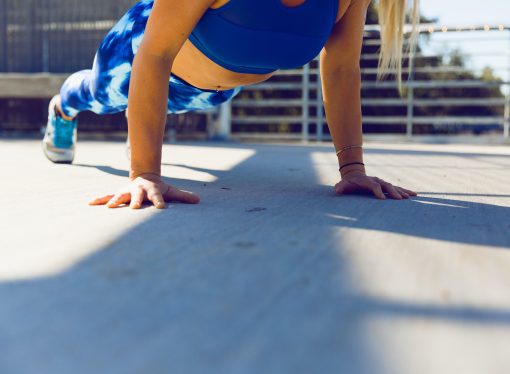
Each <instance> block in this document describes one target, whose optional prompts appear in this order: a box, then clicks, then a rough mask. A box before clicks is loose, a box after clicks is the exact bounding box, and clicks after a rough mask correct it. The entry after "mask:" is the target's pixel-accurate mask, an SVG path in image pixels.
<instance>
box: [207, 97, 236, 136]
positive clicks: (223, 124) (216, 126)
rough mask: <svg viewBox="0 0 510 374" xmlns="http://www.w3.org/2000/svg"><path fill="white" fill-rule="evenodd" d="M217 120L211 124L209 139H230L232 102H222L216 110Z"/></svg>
mask: <svg viewBox="0 0 510 374" xmlns="http://www.w3.org/2000/svg"><path fill="white" fill-rule="evenodd" d="M218 111H219V113H218V119H217V120H216V121H214V123H213V129H212V131H211V132H210V138H211V139H221V140H228V139H230V134H231V127H232V102H231V100H229V101H226V102H224V103H223V104H221V105H220V107H219V109H218Z"/></svg>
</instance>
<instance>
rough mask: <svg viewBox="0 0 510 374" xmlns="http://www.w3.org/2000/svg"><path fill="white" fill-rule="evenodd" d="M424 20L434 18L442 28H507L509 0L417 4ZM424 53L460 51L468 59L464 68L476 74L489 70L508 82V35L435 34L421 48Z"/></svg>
mask: <svg viewBox="0 0 510 374" xmlns="http://www.w3.org/2000/svg"><path fill="white" fill-rule="evenodd" d="M420 3H421V6H420V10H421V13H422V15H424V16H425V17H427V18H437V19H438V20H437V23H438V24H440V25H446V26H471V25H486V24H489V25H500V24H503V25H506V26H509V27H510V0H421V1H420ZM422 47H424V50H425V51H426V53H433V52H441V51H443V52H444V51H448V50H452V49H455V48H459V49H461V50H462V51H463V52H464V53H466V54H468V55H469V56H470V57H468V59H467V63H468V66H469V67H470V68H473V69H475V70H478V71H480V70H481V69H482V68H483V67H485V66H490V67H492V68H493V69H494V70H495V73H496V74H497V75H498V76H500V77H502V78H503V79H505V80H507V81H510V71H509V69H510V31H502V32H499V31H491V32H476V33H455V32H447V33H437V34H434V36H433V38H432V39H431V42H430V43H429V44H428V45H426V46H423V45H422Z"/></svg>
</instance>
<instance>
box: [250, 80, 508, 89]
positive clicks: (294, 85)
mask: <svg viewBox="0 0 510 374" xmlns="http://www.w3.org/2000/svg"><path fill="white" fill-rule="evenodd" d="M508 84H510V82H487V81H482V80H464V81H456V80H442V81H412V82H406V81H404V82H402V86H403V87H413V88H446V87H450V88H455V87H459V88H466V87H500V86H505V85H508ZM396 87H397V82H395V81H380V82H366V81H365V82H362V84H361V88H362V89H363V88H396ZM302 88H303V86H302V84H301V83H300V82H268V83H259V84H254V85H249V86H246V87H245V88H244V90H247V91H260V90H301V89H302ZM311 89H312V90H313V89H314V87H312V88H311Z"/></svg>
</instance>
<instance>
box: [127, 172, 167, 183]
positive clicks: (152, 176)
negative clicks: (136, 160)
mask: <svg viewBox="0 0 510 374" xmlns="http://www.w3.org/2000/svg"><path fill="white" fill-rule="evenodd" d="M139 177H141V178H143V179H147V180H150V181H153V182H159V181H160V180H161V173H156V172H152V171H135V170H131V171H130V172H129V179H130V180H131V181H134V180H135V179H136V178H139Z"/></svg>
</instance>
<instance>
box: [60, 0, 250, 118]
mask: <svg viewBox="0 0 510 374" xmlns="http://www.w3.org/2000/svg"><path fill="white" fill-rule="evenodd" d="M152 5H153V0H142V1H140V2H138V3H137V4H136V5H135V6H134V7H133V8H131V9H130V10H129V11H128V12H127V13H126V14H125V15H124V16H123V17H122V18H121V19H120V20H119V22H118V23H117V24H116V25H115V26H114V27H113V28H112V29H111V30H110V32H109V33H108V34H107V35H106V37H105V38H104V39H103V41H102V43H101V45H100V46H99V49H98V50H97V52H96V55H95V58H94V64H93V67H92V70H82V71H79V72H77V73H75V74H73V75H71V76H70V77H69V78H68V79H67V80H66V81H65V82H64V85H63V86H62V88H61V90H60V95H61V100H62V110H63V112H64V113H65V114H66V115H67V116H70V117H74V116H76V115H77V114H78V113H79V112H82V111H85V110H90V111H92V112H95V113H97V114H108V113H116V112H121V111H123V110H125V109H126V108H127V102H128V92H129V81H130V77H131V68H132V64H133V58H134V56H135V55H136V52H137V51H138V48H139V46H140V43H141V42H142V39H143V35H144V31H145V27H146V24H147V20H148V18H149V15H150V12H151V10H152ZM241 89H242V86H240V87H236V88H233V89H230V90H226V91H215V90H205V89H200V88H197V87H194V86H192V85H190V84H189V83H187V82H186V81H184V80H183V79H181V78H179V77H177V76H176V75H174V74H171V75H170V81H169V91H168V113H184V112H188V111H190V110H199V109H207V108H211V107H214V106H216V105H218V104H221V103H223V102H225V101H228V100H230V99H232V98H233V97H234V96H235V95H237V94H238V93H239V92H240V91H241Z"/></svg>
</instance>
